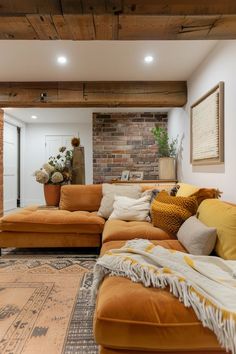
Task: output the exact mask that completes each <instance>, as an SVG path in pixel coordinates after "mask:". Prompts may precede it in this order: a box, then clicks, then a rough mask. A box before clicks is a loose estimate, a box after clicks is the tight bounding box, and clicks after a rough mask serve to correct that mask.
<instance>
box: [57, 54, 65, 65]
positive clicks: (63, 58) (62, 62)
mask: <svg viewBox="0 0 236 354" xmlns="http://www.w3.org/2000/svg"><path fill="white" fill-rule="evenodd" d="M57 62H58V64H61V65H63V64H66V63H67V58H66V57H63V56H60V57H58V58H57Z"/></svg>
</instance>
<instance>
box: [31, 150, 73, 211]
mask: <svg viewBox="0 0 236 354" xmlns="http://www.w3.org/2000/svg"><path fill="white" fill-rule="evenodd" d="M72 154H73V152H72V150H69V149H67V148H66V147H64V146H62V147H61V148H60V149H59V154H58V155H57V156H51V157H50V158H49V160H48V162H47V163H45V164H44V165H43V166H42V167H41V168H40V169H39V170H37V171H35V172H34V176H35V179H36V181H37V182H39V183H42V184H43V185H44V197H45V201H46V205H48V206H58V205H59V201H60V191H61V185H64V184H68V183H70V182H71V161H72Z"/></svg>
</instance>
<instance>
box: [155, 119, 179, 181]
mask: <svg viewBox="0 0 236 354" xmlns="http://www.w3.org/2000/svg"><path fill="white" fill-rule="evenodd" d="M151 131H152V133H153V135H154V138H155V141H156V144H157V146H158V157H159V179H165V180H167V179H168V180H175V179H176V166H175V162H176V153H177V144H178V138H175V139H172V140H170V139H169V136H168V133H167V131H166V129H164V128H161V127H158V126H156V127H155V128H153V129H152V130H151Z"/></svg>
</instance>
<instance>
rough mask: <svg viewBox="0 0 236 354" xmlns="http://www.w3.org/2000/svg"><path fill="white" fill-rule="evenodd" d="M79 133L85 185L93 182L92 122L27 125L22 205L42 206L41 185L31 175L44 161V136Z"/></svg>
mask: <svg viewBox="0 0 236 354" xmlns="http://www.w3.org/2000/svg"><path fill="white" fill-rule="evenodd" d="M78 133H79V137H80V140H81V145H82V146H84V148H85V174H86V183H87V184H89V183H92V181H93V166H92V162H93V160H92V121H90V122H88V123H68V124H63V123H60V124H55V123H53V124H45V123H44V124H27V125H26V137H25V147H26V149H25V173H24V183H25V200H24V205H25V206H27V205H30V204H44V203H45V202H44V196H43V185H42V184H39V183H37V182H36V181H35V179H34V177H33V173H34V171H35V170H37V169H39V168H40V167H41V166H42V165H43V164H44V163H45V162H46V161H45V135H75V136H77V134H78Z"/></svg>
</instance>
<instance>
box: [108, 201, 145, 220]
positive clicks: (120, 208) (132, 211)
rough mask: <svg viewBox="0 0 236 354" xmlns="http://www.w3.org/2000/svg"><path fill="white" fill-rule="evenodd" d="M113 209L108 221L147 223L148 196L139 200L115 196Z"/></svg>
mask: <svg viewBox="0 0 236 354" xmlns="http://www.w3.org/2000/svg"><path fill="white" fill-rule="evenodd" d="M113 208H114V209H113V212H112V214H111V216H110V217H109V220H112V219H119V220H125V221H134V220H135V221H148V220H149V211H150V196H144V197H142V198H139V199H133V198H128V197H119V196H115V201H114V204H113Z"/></svg>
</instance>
